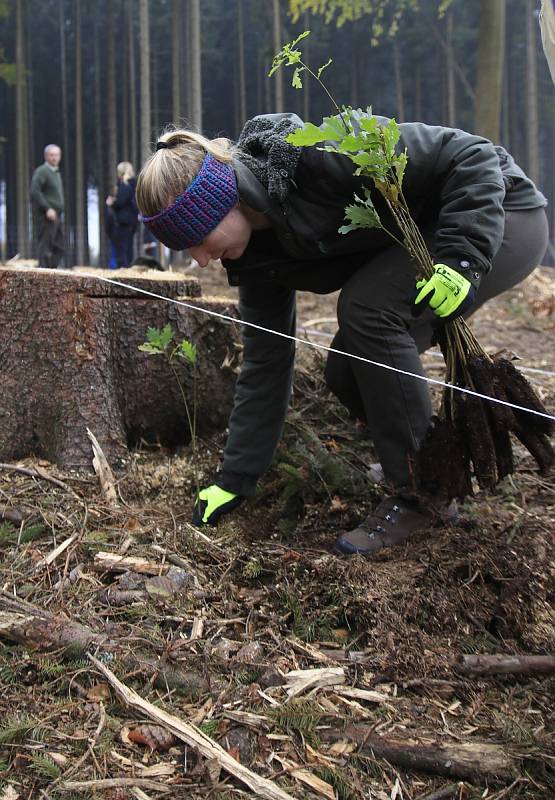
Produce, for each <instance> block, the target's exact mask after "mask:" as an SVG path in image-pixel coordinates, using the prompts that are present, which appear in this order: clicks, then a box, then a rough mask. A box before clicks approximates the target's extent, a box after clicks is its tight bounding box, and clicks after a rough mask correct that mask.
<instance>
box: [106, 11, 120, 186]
mask: <svg viewBox="0 0 555 800" xmlns="http://www.w3.org/2000/svg"><path fill="white" fill-rule="evenodd" d="M106 13H107V14H108V16H109V19H111V20H112V24H111V25H110V26H109V28H108V31H107V32H106V36H107V67H106V71H107V85H106V117H105V119H106V130H107V133H108V147H107V152H106V155H107V161H106V188H107V190H108V191H109V192H110V193H111V192H112V191H113V187H114V185H115V183H116V164H117V161H118V130H117V129H118V111H117V106H116V43H115V30H114V14H115V8H114V0H108V7H107V10H106Z"/></svg>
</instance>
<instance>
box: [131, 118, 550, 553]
mask: <svg viewBox="0 0 555 800" xmlns="http://www.w3.org/2000/svg"><path fill="white" fill-rule="evenodd" d="M353 113H355V114H356V112H353ZM377 120H378V122H379V123H380V124H382V125H386V124H388V122H389V120H387V119H386V118H384V117H377ZM301 126H303V122H302V120H301V119H299V117H297V116H296V115H295V114H265V115H261V116H259V117H255V118H254V119H252V120H249V121H248V122H247V123H246V124H245V126H244V128H243V130H242V132H241V135H240V137H239V140H238V142H237V144H233V143H232V142H229V141H228V140H225V139H224V140H222V139H212V140H211V139H206V138H204V137H203V136H201V135H200V134H198V133H195V132H192V131H185V130H177V131H170V132H167V133H164V134H163V135H162V136H161V137H160V140H159V141H158V143H157V146H156V152H155V153H153V155H152V156H151V157H150V158H149V160H148V161H147V162H146V164H145V166H144V167H143V169H142V171H141V174H140V175H139V178H138V181H137V204H138V206H139V208H140V210H141V213H142V214H143V221H144V222H145V224H146V225H148V226H149V228H150V229H151V231H152V232H153V233H154V234H155V236H156V237H157V238H158V239H159V240H160V241H162V242H163V243H164V244H165V245H166V246H167V247H170V248H172V249H173V250H180V249H181V250H183V249H188V250H189V252H190V253H191V256H192V257H193V258H194V259H196V261H197V262H198V263H199V265H200V266H201V267H205V266H207V265H208V264H209V263H210V262H211V261H216V260H218V259H221V261H222V264H223V266H224V267H225V269H226V271H227V275H228V280H229V283H230V284H231V285H232V286H238V287H239V310H240V312H241V317H242V319H243V321H244V322H248V323H253V324H254V325H255V326H263V328H269V329H271V330H272V331H276V332H277V333H281V334H285V335H287V336H294V335H295V330H296V325H295V293H296V291H311V292H316V293H320V294H326V293H329V292H334V291H336V290H338V289H339V290H341V293H340V295H339V300H338V306H337V316H338V331H337V333H336V335H335V338H334V340H333V342H332V347H333V348H335V349H336V350H339V351H342V352H343V353H345V352H346V353H349V354H353V355H354V356H355V358H354V359H351V358H348V357H345V356H344V355H341V353H333V352H332V353H329V356H328V361H327V365H326V379H327V383H328V386H329V387H330V389H331V390H332V392H334V393H335V394H336V395H337V397H338V398H339V400H340V401H341V402H342V403H343V404H344V405H345V406H346V407H347V408H348V409H349V410H350V411H351V413H352V415H353V417H355V418H358V419H361V420H363V421H364V422H365V423H366V424H367V426H368V430H369V433H370V435H371V437H372V439H373V442H374V446H375V448H376V451H377V454H378V456H379V460H380V463H381V466H382V469H383V472H384V476H385V480H386V483H387V487H388V489H389V493H388V495H387V496H386V497H385V498H384V499H383V500H382V501H381V502H380V504H379V505H378V506H377V507H376V508H374V509H373V510H372V511H371V512H370V514H369V515H368V516H367V517H366V518H365V519H364V520H362V521H361V522H360V523H359V525H357V526H356V528H353V530H351V531H345V532H343V533H342V534H341V535H340V536H339V538H338V539H337V542H336V548H337V549H338V550H339V551H340V552H341V553H344V554H347V555H350V554H353V553H362V554H366V555H372V554H373V553H376V552H377V551H379V550H380V549H381V548H383V547H388V546H390V545H396V544H399V543H400V542H402V541H404V540H405V539H407V538H408V537H409V536H411V535H412V534H413V533H414V532H415V531H417V530H421V531H423V530H427V531H430V529H431V528H432V527H433V525H434V524H435V522H436V521H438V520H439V519H441V518H442V517H444V516H445V517H447V518H449V516H450V515H451V510H450V509H449V508H448V507H446V508H442V507H441V503H440V501H439V499H438V501H437V502H436V501H435V499H434V498H428V499H427V498H421V497H419V495H418V491H417V486H415V481H414V459H415V455H416V453H417V451H418V449H419V446H420V443H421V442H422V440H423V439H424V437H425V435H426V432H427V430H428V427H429V425H430V417H431V414H432V406H431V401H430V396H429V390H428V386H427V385H426V383H425V382H424V381H422V380H417V379H415V378H414V377H412V376H413V375H420V376H424V369H423V366H422V363H421V361H420V357H419V353H421V352H423V351H424V350H426V349H428V348H429V347H430V346H431V342H432V339H433V336H434V331H435V329H436V326H437V325H438V324H441V323H442V322H443V321H445V320H448V319H453V318H454V317H456V316H458V315H460V314H464V315H465V316H468V315H469V314H471V313H473V312H474V311H475V310H476V309H477V308H479V307H480V306H481V305H482V304H483V303H484V302H486V301H487V300H489V299H490V298H492V297H495V296H496V295H498V294H500V293H501V292H504V291H505V290H506V289H509V288H510V287H512V286H515V285H516V284H518V283H520V281H522V280H524V278H526V277H527V276H528V275H529V274H530V273H531V272H532V271H533V270H534V269H535V267H536V266H537V265H538V264H539V263H541V258H542V257H543V255H544V253H545V249H546V246H547V217H546V213H545V208H544V206H545V205H546V200H545V198H544V197H543V195H542V194H541V193H540V192H539V191H538V190H537V189H536V187H535V186H534V184H533V183H532V181H531V180H530V179H529V178H527V176H526V175H525V174H524V172H523V171H522V170H521V169H520V168H519V167H518V165H517V164H516V163H515V161H514V159H513V158H512V156H511V155H509V153H507V151H506V150H504V149H503V148H502V147H498V146H495V145H494V144H492V142H490V141H488V140H487V139H484V138H482V137H480V136H475V135H473V134H472V133H467V132H466V131H462V130H457V129H454V128H446V127H441V126H430V125H425V124H423V123H420V122H405V123H402V124H400V125H399V130H400V141H399V145H398V151H399V152H403V151H404V150H405V148H406V150H407V155H408V166H407V169H406V174H405V179H404V186H403V188H404V192H405V196H406V198H407V202H408V203H409V208H410V209H411V213H412V214H413V216H414V219H415V221H416V223H417V224H418V226H419V228H420V230H421V231H422V234H423V236H424V238H425V240H426V243H427V245H428V247H429V248H430V253H431V254H432V257H433V259H434V265H435V266H434V274H433V277H431V278H430V279H429V280H428V281H426V282H425V285H424V286H421V285H419V289H420V291H419V292H417V290H416V286H415V281H416V277H415V268H414V264H413V263H412V262H411V259H410V256H409V255H408V253H407V252H406V250H405V249H404V248H403V247H401V246H400V245H399V244H396V243H392V242H391V240H390V239H389V237H388V236H387V235H386V234H385V233H384V232H383V231H382V230H381V229H378V228H365V229H359V230H352V231H351V232H349V233H347V234H346V235H342V234H341V233H340V231H339V228H340V226H341V225H342V223H343V221H344V217H345V206H346V205H348V204H349V203H352V201H353V196H354V195H355V194H357V195H359V196H363V190H364V189H365V188H367V189H369V190H371V192H372V197H373V200H374V202H375V204H376V206H377V207H378V209H379V214H380V217H381V219H382V221H383V224H384V225H387V226H392V225H393V224H394V223H393V220H392V219H391V218H390V217H389V216H388V211H387V207H386V206H385V204H384V203H383V200H381V197H380V196H379V195H377V193H376V192H375V191H374V189H372V187H371V185H369V182H368V180H366V179H365V178H364V177H358V176H356V175H354V174H353V164H352V162H351V161H350V159H348V158H347V157H346V156H344V155H340V154H337V153H330V152H326V151H324V150H323V149H321V148H320V147H318V146H313V147H305V148H298V147H295V146H293V145H292V144H290V143H289V142H288V141H287V136H288V134H289V133H291V132H292V131H294V130H296V129H297V128H299V127H301ZM415 313H416V314H419V316H418V318H416V317H415V316H414V315H415ZM243 343H244V351H243V363H242V365H241V372H240V374H239V377H238V379H237V384H236V389H235V403H234V408H233V411H232V413H231V418H230V422H229V435H228V439H227V443H226V447H225V450H224V459H223V469H222V471H221V473H220V474H219V475H218V477H217V479H216V481H215V482H214V483H213V484H211V485H210V486H207V487H206V488H205V489H203V490H202V491H200V492H199V494H198V496H197V501H196V506H195V509H194V515H193V521H194V523H195V524H197V525H206V524H209V525H212V524H215V523H216V522H217V520H218V519H219V518H220V517H222V516H223V515H224V514H227V513H228V512H230V511H231V510H232V509H234V508H235V507H236V506H237V505H238V504H239V503H240V502H241V500H242V499H243V498H244V497H252V496H253V494H254V492H255V486H256V483H257V480H258V478H259V477H260V476H261V475H262V474H263V473H264V472H265V471H266V469H268V467H269V466H270V463H271V461H272V458H273V455H274V452H275V449H276V446H277V443H278V440H279V438H280V435H281V432H282V429H283V424H284V421H285V415H286V412H287V407H288V404H289V399H290V392H291V381H292V376H293V362H294V356H295V342H294V341H291V340H290V339H288V338H284V337H282V336H275V335H272V333H269V332H268V331H267V330H261V329H260V328H258V327H254V328H253V327H247V326H245V327H244V329H243ZM359 359H369V360H370V362H371V363H361V361H360V360H359ZM376 362H377V363H376ZM379 364H385V365H386V366H388V367H390V368H389V369H383V368H380V366H378V365H379ZM407 373H409V374H407Z"/></svg>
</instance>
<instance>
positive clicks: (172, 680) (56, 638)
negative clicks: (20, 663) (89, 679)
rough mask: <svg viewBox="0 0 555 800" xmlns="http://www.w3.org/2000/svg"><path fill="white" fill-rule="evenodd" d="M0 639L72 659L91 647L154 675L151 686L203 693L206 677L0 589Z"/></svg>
mask: <svg viewBox="0 0 555 800" xmlns="http://www.w3.org/2000/svg"><path fill="white" fill-rule="evenodd" d="M0 639H7V640H9V641H11V642H16V643H17V644H21V645H23V646H24V647H25V648H27V649H28V650H36V651H39V652H43V653H44V652H52V651H56V652H60V651H62V652H66V653H69V654H71V657H72V658H77V657H78V656H79V655H83V654H84V653H85V652H86V651H87V650H89V649H90V648H92V647H100V648H102V652H105V653H110V654H112V655H114V656H117V657H118V658H121V660H122V663H123V664H124V665H125V667H126V668H127V669H129V670H130V671H139V672H142V673H145V674H147V675H151V676H154V685H155V686H159V687H161V688H162V689H167V688H168V687H169V688H177V689H181V690H182V691H184V692H186V693H189V694H196V693H198V692H199V691H204V690H206V686H207V683H206V678H205V677H204V676H203V675H201V674H200V673H198V672H194V671H192V670H186V671H185V670H183V669H181V668H180V667H178V666H175V665H173V664H164V663H163V662H161V661H160V660H158V659H157V658H154V657H152V656H148V655H146V654H144V653H141V652H140V651H136V650H134V649H133V647H132V646H129V644H127V646H124V645H122V644H121V643H120V642H118V641H117V640H113V639H110V638H109V637H108V636H107V635H106V634H105V633H102V632H100V633H96V632H95V631H93V630H91V629H90V628H88V627H87V626H86V625H82V624H81V623H79V622H74V621H73V620H72V619H70V618H69V617H66V616H65V614H63V613H60V612H58V613H56V614H52V613H50V612H49V611H46V610H44V609H42V608H39V607H37V606H34V605H32V604H31V603H28V602H26V601H25V600H21V599H20V598H18V597H14V596H13V595H10V594H9V593H8V592H6V591H3V590H1V589H0Z"/></svg>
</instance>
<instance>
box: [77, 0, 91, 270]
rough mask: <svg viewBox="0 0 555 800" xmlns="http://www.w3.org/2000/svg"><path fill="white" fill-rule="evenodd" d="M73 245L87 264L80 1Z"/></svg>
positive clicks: (78, 8)
mask: <svg viewBox="0 0 555 800" xmlns="http://www.w3.org/2000/svg"><path fill="white" fill-rule="evenodd" d="M75 198H76V203H75V244H76V257H77V263H78V264H87V263H88V257H87V251H88V236H87V221H86V211H85V209H86V203H87V189H86V186H85V172H84V164H83V86H82V60H81V0H75Z"/></svg>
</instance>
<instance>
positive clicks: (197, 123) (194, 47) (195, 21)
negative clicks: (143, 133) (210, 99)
mask: <svg viewBox="0 0 555 800" xmlns="http://www.w3.org/2000/svg"><path fill="white" fill-rule="evenodd" d="M190 3H191V6H190V12H191V13H190V20H191V22H190V33H191V41H190V47H191V123H192V126H193V128H194V129H195V130H197V131H202V63H201V55H202V48H201V38H200V37H201V29H200V0H190Z"/></svg>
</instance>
